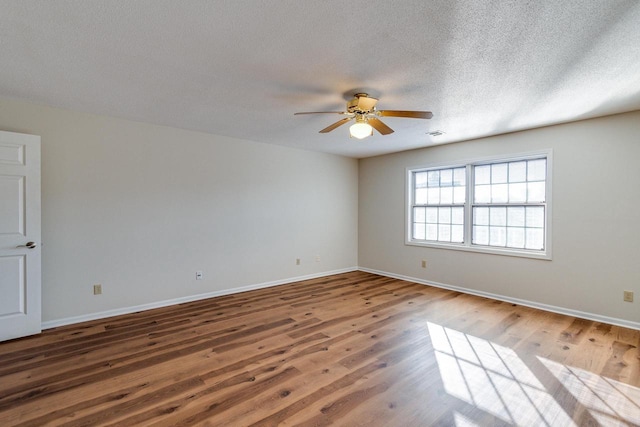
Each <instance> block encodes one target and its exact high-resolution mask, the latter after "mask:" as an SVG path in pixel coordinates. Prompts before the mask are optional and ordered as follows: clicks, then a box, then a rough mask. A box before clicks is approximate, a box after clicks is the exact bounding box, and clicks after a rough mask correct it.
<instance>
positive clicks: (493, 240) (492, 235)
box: [489, 227, 507, 246]
mask: <svg viewBox="0 0 640 427" xmlns="http://www.w3.org/2000/svg"><path fill="white" fill-rule="evenodd" d="M489 245H490V246H506V245H507V227H489Z"/></svg>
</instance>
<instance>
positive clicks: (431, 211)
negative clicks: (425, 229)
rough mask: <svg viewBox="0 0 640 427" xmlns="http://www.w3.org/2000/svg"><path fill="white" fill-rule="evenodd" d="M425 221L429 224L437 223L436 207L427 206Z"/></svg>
mask: <svg viewBox="0 0 640 427" xmlns="http://www.w3.org/2000/svg"><path fill="white" fill-rule="evenodd" d="M427 222H428V223H430V224H437V223H438V208H427Z"/></svg>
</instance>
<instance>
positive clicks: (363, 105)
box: [357, 96, 378, 111]
mask: <svg viewBox="0 0 640 427" xmlns="http://www.w3.org/2000/svg"><path fill="white" fill-rule="evenodd" d="M377 103H378V100H377V99H376V98H369V97H366V96H360V97H358V105H357V108H358V110H360V111H371V110H373V107H375V106H376V104H377Z"/></svg>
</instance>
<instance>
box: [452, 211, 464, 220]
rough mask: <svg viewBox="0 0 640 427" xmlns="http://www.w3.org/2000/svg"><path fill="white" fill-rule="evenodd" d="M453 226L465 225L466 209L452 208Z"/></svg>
mask: <svg viewBox="0 0 640 427" xmlns="http://www.w3.org/2000/svg"><path fill="white" fill-rule="evenodd" d="M451 224H464V208H451Z"/></svg>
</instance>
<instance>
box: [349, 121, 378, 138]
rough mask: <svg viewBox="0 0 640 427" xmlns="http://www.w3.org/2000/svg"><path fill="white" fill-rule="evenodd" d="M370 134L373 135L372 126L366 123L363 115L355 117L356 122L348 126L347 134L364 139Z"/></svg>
mask: <svg viewBox="0 0 640 427" xmlns="http://www.w3.org/2000/svg"><path fill="white" fill-rule="evenodd" d="M371 135H373V127H372V126H371V125H370V124H369V123H367V120H366V119H365V118H364V117H361V116H359V117H356V122H355V123H354V124H352V125H351V126H350V127H349V136H351V138H357V139H364V138H366V137H368V136H371Z"/></svg>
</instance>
